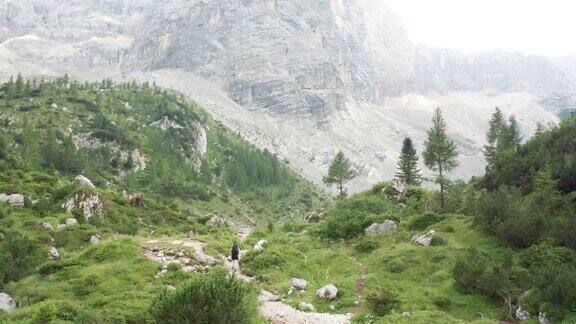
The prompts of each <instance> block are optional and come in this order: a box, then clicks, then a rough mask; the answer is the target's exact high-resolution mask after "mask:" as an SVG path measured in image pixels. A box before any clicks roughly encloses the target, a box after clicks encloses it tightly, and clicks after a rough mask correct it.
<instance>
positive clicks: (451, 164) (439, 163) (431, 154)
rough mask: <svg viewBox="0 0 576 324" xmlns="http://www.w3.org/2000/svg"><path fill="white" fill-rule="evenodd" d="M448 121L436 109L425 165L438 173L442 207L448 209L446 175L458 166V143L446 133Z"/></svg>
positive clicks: (427, 143) (427, 141) (437, 179)
mask: <svg viewBox="0 0 576 324" xmlns="http://www.w3.org/2000/svg"><path fill="white" fill-rule="evenodd" d="M446 129H447V125H446V121H444V118H443V117H442V111H441V110H440V107H438V108H436V110H435V112H434V116H433V117H432V128H430V129H429V130H428V136H427V138H426V141H425V142H424V147H425V148H424V153H423V156H424V163H425V164H426V166H427V167H428V168H429V169H430V170H432V171H436V172H438V175H437V177H436V183H438V184H439V185H440V207H441V209H442V210H444V208H445V207H446V199H445V192H444V191H445V188H446V184H447V178H446V173H448V172H450V171H452V170H454V169H455V168H456V167H457V166H458V162H457V161H456V156H457V155H458V152H457V149H456V142H455V141H454V139H452V138H450V137H449V136H448V134H447V132H446Z"/></svg>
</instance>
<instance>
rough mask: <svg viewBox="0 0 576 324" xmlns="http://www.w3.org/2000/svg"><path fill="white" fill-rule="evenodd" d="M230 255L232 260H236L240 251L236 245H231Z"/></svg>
mask: <svg viewBox="0 0 576 324" xmlns="http://www.w3.org/2000/svg"><path fill="white" fill-rule="evenodd" d="M230 254H231V255H232V260H238V255H239V254H240V249H239V248H238V245H236V244H234V245H232V251H230Z"/></svg>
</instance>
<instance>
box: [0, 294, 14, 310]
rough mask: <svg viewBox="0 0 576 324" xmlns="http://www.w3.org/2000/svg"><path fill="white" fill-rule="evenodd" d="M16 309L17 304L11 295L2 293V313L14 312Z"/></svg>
mask: <svg viewBox="0 0 576 324" xmlns="http://www.w3.org/2000/svg"><path fill="white" fill-rule="evenodd" d="M15 309H16V302H15V301H14V299H12V297H10V295H8V294H6V293H0V311H4V312H12V311H14V310H15Z"/></svg>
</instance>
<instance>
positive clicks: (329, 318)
mask: <svg viewBox="0 0 576 324" xmlns="http://www.w3.org/2000/svg"><path fill="white" fill-rule="evenodd" d="M242 252H244V251H241V253H240V257H242V254H243V253H242ZM220 257H221V258H222V259H223V260H224V266H225V267H226V268H228V269H229V270H230V273H232V274H234V275H235V276H236V277H238V278H239V279H241V280H244V281H247V282H250V281H253V280H254V278H253V277H250V276H247V275H246V274H243V273H241V272H239V271H233V263H232V262H231V261H230V260H228V258H226V256H224V255H220ZM258 300H259V301H260V302H261V305H260V314H262V316H263V317H265V318H266V319H268V320H270V321H271V322H272V323H273V324H287V323H290V324H292V323H294V324H316V323H318V324H324V323H325V324H344V323H350V318H351V317H352V315H351V314H346V315H340V314H327V313H307V312H303V311H300V310H297V309H295V308H293V307H292V306H290V305H287V304H284V303H283V302H281V297H280V296H278V295H276V294H274V293H272V292H270V291H268V290H265V289H262V290H261V291H260V296H259V297H258Z"/></svg>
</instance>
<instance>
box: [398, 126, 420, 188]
mask: <svg viewBox="0 0 576 324" xmlns="http://www.w3.org/2000/svg"><path fill="white" fill-rule="evenodd" d="M396 177H397V178H398V179H400V180H402V181H403V182H404V183H405V184H411V185H419V184H420V178H421V176H420V170H419V169H418V155H417V153H416V148H415V147H414V143H413V142H412V139H411V138H410V137H406V138H404V142H403V143H402V150H401V152H400V158H399V159H398V172H397V173H396Z"/></svg>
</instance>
